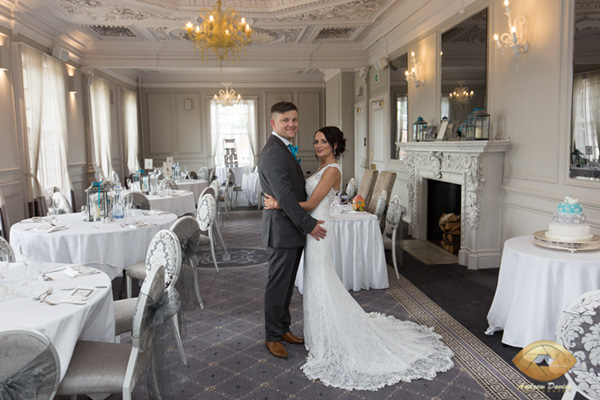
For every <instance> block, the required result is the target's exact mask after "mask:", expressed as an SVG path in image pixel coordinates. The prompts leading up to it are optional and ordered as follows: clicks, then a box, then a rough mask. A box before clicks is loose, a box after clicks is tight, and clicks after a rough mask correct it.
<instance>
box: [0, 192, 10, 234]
mask: <svg viewBox="0 0 600 400" xmlns="http://www.w3.org/2000/svg"><path fill="white" fill-rule="evenodd" d="M9 232H10V222H9V220H8V214H7V212H6V201H4V196H3V195H2V191H1V190H0V237H3V238H4V239H6V240H10V237H9Z"/></svg>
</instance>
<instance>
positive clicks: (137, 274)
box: [114, 229, 187, 365]
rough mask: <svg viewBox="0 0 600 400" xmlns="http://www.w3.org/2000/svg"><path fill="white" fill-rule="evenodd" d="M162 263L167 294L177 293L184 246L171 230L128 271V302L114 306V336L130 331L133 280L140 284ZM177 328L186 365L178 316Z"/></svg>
mask: <svg viewBox="0 0 600 400" xmlns="http://www.w3.org/2000/svg"><path fill="white" fill-rule="evenodd" d="M155 264H159V265H162V266H164V267H165V290H166V291H167V293H168V292H169V291H171V290H175V285H176V284H177V280H178V279H179V275H180V273H181V244H180V243H179V239H178V238H177V235H175V233H173V232H172V231H170V230H168V229H162V230H160V231H158V232H157V233H156V235H154V237H153V238H152V240H151V241H150V246H148V251H147V252H146V262H145V263H143V262H142V263H137V264H133V265H131V266H129V267H127V269H126V270H125V276H126V279H127V299H123V300H117V301H115V302H114V306H115V336H116V337H118V336H120V335H121V334H122V333H125V332H129V330H131V319H132V317H133V311H134V309H135V298H132V297H131V296H132V292H133V288H132V286H133V278H135V279H138V280H140V281H142V280H144V279H146V276H147V274H148V271H149V270H150V269H151V268H152V266H153V265H155ZM172 319H173V325H174V329H175V340H176V341H177V347H178V349H179V354H180V355H181V361H182V362H183V363H184V364H186V365H187V360H186V357H185V353H184V351H183V344H182V343H181V335H180V334H179V323H178V322H177V315H174V316H173V317H172Z"/></svg>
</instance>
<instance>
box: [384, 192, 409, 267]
mask: <svg viewBox="0 0 600 400" xmlns="http://www.w3.org/2000/svg"><path fill="white" fill-rule="evenodd" d="M404 214H406V207H404V206H403V205H402V204H401V203H400V196H398V195H395V196H394V197H393V198H392V201H390V204H389V206H388V210H387V214H386V216H385V228H384V230H383V248H384V249H386V250H392V262H393V263H394V270H395V271H396V278H398V279H400V273H399V272H398V261H397V260H398V257H397V254H396V253H397V252H396V241H399V242H400V252H402V249H403V245H402V231H401V232H400V236H398V229H402V227H401V226H400V223H401V222H402V217H403V216H404ZM401 257H402V253H400V259H402V258H401Z"/></svg>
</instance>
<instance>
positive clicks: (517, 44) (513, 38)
mask: <svg viewBox="0 0 600 400" xmlns="http://www.w3.org/2000/svg"><path fill="white" fill-rule="evenodd" d="M508 4H509V3H508V0H504V7H506V11H505V12H504V14H505V15H506V16H507V17H508V29H509V30H510V33H508V32H505V33H503V34H502V36H500V37H498V34H496V33H494V40H495V41H496V48H497V49H499V50H500V52H501V53H502V54H504V50H505V49H506V48H509V49H512V51H513V54H514V55H515V57H519V56H520V55H521V54H523V53H527V50H528V49H529V43H527V41H526V40H524V39H523V32H524V26H525V17H524V16H522V15H519V16H518V17H516V18H515V20H514V21H513V19H512V16H511V12H510V8H509V7H508ZM518 69H519V63H518V62H517V70H518Z"/></svg>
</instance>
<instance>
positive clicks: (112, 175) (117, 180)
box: [110, 171, 122, 186]
mask: <svg viewBox="0 0 600 400" xmlns="http://www.w3.org/2000/svg"><path fill="white" fill-rule="evenodd" d="M110 178H111V180H112V181H113V182H114V183H115V184H116V185H118V186H122V185H121V179H120V178H119V174H117V172H116V171H112V172H111V173H110Z"/></svg>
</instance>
